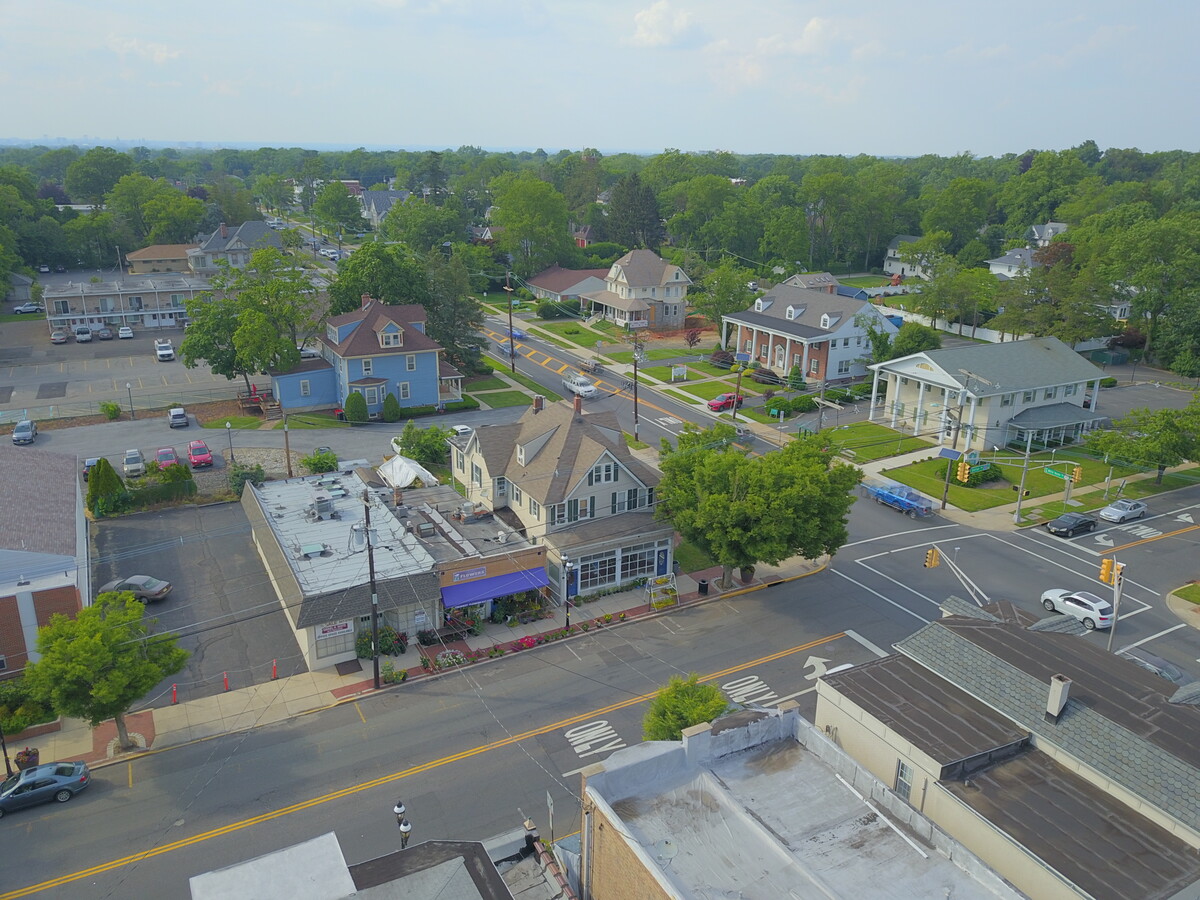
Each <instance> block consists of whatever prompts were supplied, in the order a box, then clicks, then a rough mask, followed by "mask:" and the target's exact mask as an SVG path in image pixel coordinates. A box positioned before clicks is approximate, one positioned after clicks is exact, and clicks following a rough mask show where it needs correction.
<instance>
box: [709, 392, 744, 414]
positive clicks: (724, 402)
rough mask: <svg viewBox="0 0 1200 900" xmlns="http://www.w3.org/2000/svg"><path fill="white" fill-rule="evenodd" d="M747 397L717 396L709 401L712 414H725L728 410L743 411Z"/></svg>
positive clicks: (739, 395) (735, 395) (738, 395)
mask: <svg viewBox="0 0 1200 900" xmlns="http://www.w3.org/2000/svg"><path fill="white" fill-rule="evenodd" d="M745 399H746V398H745V397H743V396H742V395H741V394H717V396H715V397H713V398H712V399H711V400H709V401H708V408H709V410H710V411H711V412H723V411H724V410H727V409H741V407H742V403H743V402H744V401H745Z"/></svg>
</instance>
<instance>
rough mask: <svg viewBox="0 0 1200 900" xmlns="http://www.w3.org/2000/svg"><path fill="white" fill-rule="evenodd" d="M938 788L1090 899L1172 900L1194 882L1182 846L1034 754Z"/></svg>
mask: <svg viewBox="0 0 1200 900" xmlns="http://www.w3.org/2000/svg"><path fill="white" fill-rule="evenodd" d="M941 786H942V787H943V788H945V789H946V790H947V791H949V792H950V793H951V794H953V795H954V796H955V797H957V798H958V799H959V800H960V801H961V802H962V803H964V804H965V805H966V806H968V807H970V808H971V809H973V810H975V812H977V813H979V815H981V816H982V817H983V818H984V819H986V820H987V821H988V822H990V823H991V824H992V825H993V826H995V827H996V828H998V829H999V830H1001V831H1002V832H1004V833H1005V834H1007V835H1008V836H1009V837H1010V838H1012V839H1013V840H1014V841H1016V842H1017V843H1018V844H1020V845H1021V846H1023V847H1025V848H1026V849H1027V850H1028V851H1029V852H1030V853H1031V854H1033V855H1034V856H1036V857H1038V858H1039V859H1040V860H1041V861H1042V864H1043V865H1045V866H1047V867H1048V868H1050V869H1053V870H1054V871H1056V872H1058V873H1059V874H1060V875H1061V876H1062V877H1063V878H1065V879H1067V880H1068V881H1070V882H1073V883H1074V884H1076V885H1078V886H1079V887H1080V888H1082V889H1083V893H1084V894H1086V895H1087V896H1089V897H1138V898H1144V900H1152V898H1159V897H1161V898H1166V897H1172V896H1174V895H1175V894H1176V893H1178V892H1179V891H1180V890H1182V889H1183V888H1185V887H1187V886H1188V885H1190V884H1192V883H1193V882H1195V881H1196V880H1197V879H1198V878H1200V857H1197V855H1196V852H1195V851H1194V850H1193V849H1192V848H1191V847H1190V846H1189V845H1188V844H1187V843H1185V842H1184V841H1182V840H1180V839H1179V838H1177V837H1175V836H1174V835H1172V834H1171V833H1170V832H1169V831H1167V830H1166V829H1165V828H1162V827H1160V826H1158V825H1155V824H1154V823H1153V822H1151V821H1150V820H1149V819H1146V818H1144V817H1143V816H1140V815H1138V814H1137V813H1135V812H1134V811H1133V810H1131V809H1130V808H1129V807H1128V806H1126V805H1125V804H1123V803H1120V802H1119V801H1117V800H1115V799H1113V797H1112V796H1111V795H1109V794H1107V793H1105V792H1104V791H1103V790H1101V789H1100V788H1098V787H1096V786H1095V785H1093V784H1091V783H1090V782H1088V781H1085V780H1084V779H1083V778H1081V777H1080V776H1078V775H1076V774H1075V773H1074V772H1071V771H1070V770H1069V769H1066V768H1064V767H1063V766H1060V765H1058V764H1057V763H1056V762H1054V760H1052V759H1051V758H1050V757H1049V756H1047V755H1046V754H1045V753H1042V752H1041V751H1040V750H1033V751H1030V752H1028V753H1025V754H1022V755H1021V756H1018V757H1016V758H1015V759H1012V760H1009V761H1007V762H1004V763H1001V764H1000V765H998V766H995V767H993V768H991V769H988V770H987V771H985V772H983V773H980V774H975V775H972V776H971V777H970V778H969V779H967V781H966V782H965V783H963V782H941Z"/></svg>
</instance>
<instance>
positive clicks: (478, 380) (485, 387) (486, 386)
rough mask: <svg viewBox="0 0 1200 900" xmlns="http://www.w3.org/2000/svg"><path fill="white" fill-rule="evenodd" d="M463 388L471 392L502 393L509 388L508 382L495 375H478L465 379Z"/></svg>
mask: <svg viewBox="0 0 1200 900" xmlns="http://www.w3.org/2000/svg"><path fill="white" fill-rule="evenodd" d="M463 387H465V388H466V389H467V390H470V391H500V390H503V389H504V388H506V387H508V382H507V381H505V380H504V379H503V378H497V377H496V376H495V375H476V376H475V377H474V378H467V379H464V380H463Z"/></svg>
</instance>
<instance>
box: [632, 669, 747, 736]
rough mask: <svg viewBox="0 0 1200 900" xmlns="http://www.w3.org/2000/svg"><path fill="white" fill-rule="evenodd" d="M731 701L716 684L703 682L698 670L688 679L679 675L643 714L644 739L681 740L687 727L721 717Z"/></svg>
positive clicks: (660, 692) (656, 696)
mask: <svg viewBox="0 0 1200 900" xmlns="http://www.w3.org/2000/svg"><path fill="white" fill-rule="evenodd" d="M728 709H729V701H728V700H726V699H725V695H724V694H722V693H721V689H720V688H719V687H717V686H716V685H715V684H701V683H700V676H699V675H697V674H696V673H695V672H693V673H692V674H690V675H688V677H687V678H681V677H680V676H678V675H675V676H673V677H672V678H671V681H670V683H668V684H667V686H666V687H665V688H663V689H662V690H661V691H659V692H658V693H657V694H656V695H655V697H654V699H653V700H651V701H650V706H649V707H648V708H647V710H646V715H645V716H643V717H642V740H644V741H678V740H681V739H682V738H683V729H685V728H691V727H692V726H693V725H699V724H701V723H702V722H711V721H713V720H714V719H717V718H720V717H721V716H722V715H724V714H725V712H726V710H728Z"/></svg>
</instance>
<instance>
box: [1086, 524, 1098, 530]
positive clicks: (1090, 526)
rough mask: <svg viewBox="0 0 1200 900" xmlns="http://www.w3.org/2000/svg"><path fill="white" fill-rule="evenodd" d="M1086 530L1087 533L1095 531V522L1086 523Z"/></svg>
mask: <svg viewBox="0 0 1200 900" xmlns="http://www.w3.org/2000/svg"><path fill="white" fill-rule="evenodd" d="M1087 530H1088V531H1095V530H1096V523H1095V522H1088V525H1087Z"/></svg>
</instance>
